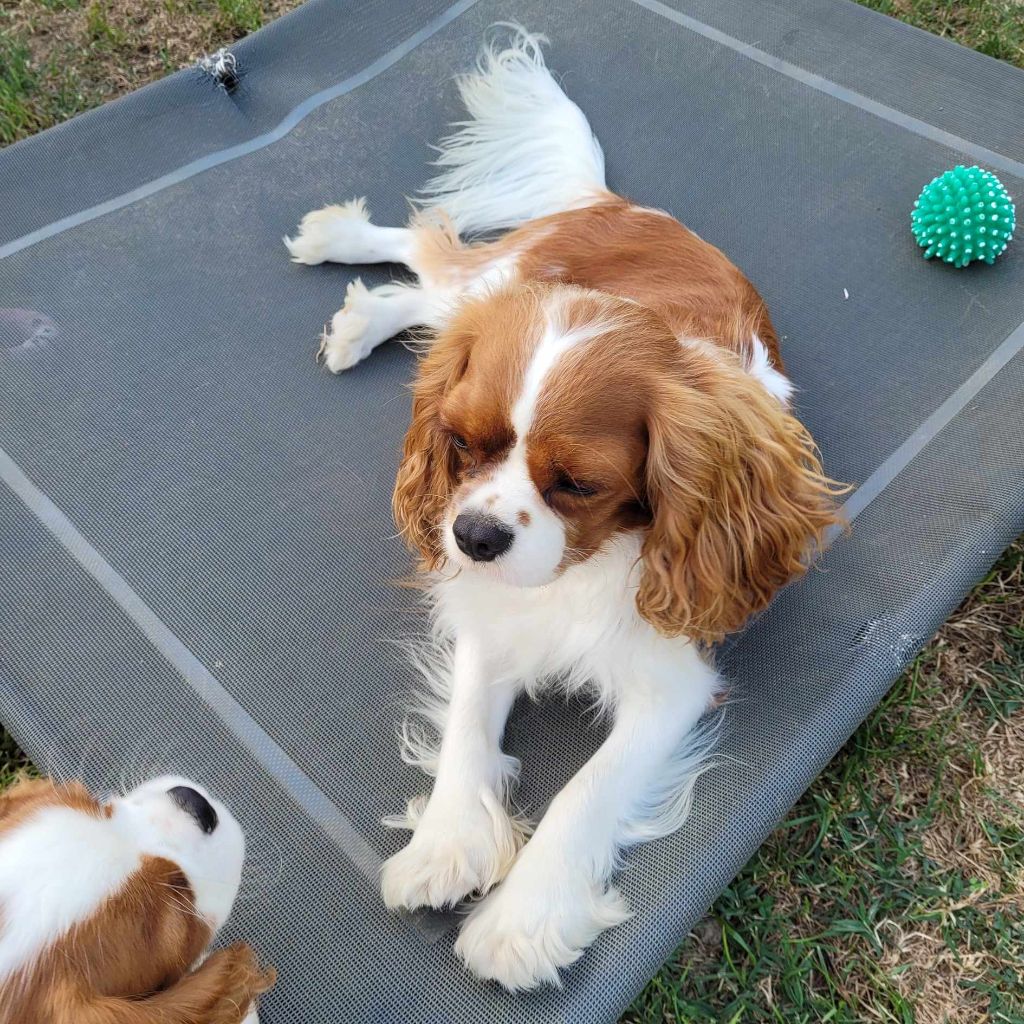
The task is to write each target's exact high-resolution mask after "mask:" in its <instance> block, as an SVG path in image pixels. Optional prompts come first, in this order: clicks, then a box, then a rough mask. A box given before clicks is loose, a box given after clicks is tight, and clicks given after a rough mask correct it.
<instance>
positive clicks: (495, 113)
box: [423, 28, 605, 234]
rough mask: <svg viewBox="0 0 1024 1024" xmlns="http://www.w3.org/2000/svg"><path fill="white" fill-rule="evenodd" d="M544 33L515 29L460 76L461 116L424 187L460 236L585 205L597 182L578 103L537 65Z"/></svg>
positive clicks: (595, 147)
mask: <svg viewBox="0 0 1024 1024" xmlns="http://www.w3.org/2000/svg"><path fill="white" fill-rule="evenodd" d="M545 41H546V40H545V39H544V37H543V36H539V35H531V34H530V33H529V32H526V31H525V30H524V29H522V28H518V29H515V31H514V34H513V36H512V39H511V41H510V44H509V46H508V47H507V48H506V49H503V50H495V49H494V48H493V47H488V48H487V49H485V50H484V53H483V55H482V56H481V57H480V60H479V62H478V64H477V71H476V73H475V74H471V75H465V76H463V77H462V78H460V79H459V92H460V93H461V95H462V100H463V102H464V103H465V105H466V110H467V111H468V112H469V115H470V120H469V121H466V122H464V123H463V124H461V125H460V126H459V130H458V131H457V132H456V133H455V134H454V135H452V136H451V137H449V138H447V139H445V140H444V141H443V142H442V143H441V146H440V155H439V156H438V159H437V166H439V167H441V168H444V171H443V173H442V174H440V175H439V176H438V177H436V178H434V179H433V180H432V181H431V182H429V183H428V184H427V185H426V186H425V188H424V189H423V194H424V195H425V197H426V198H425V200H424V201H423V205H424V206H428V207H439V208H442V209H443V210H444V211H445V213H447V214H448V216H449V217H451V219H452V221H453V223H454V224H455V226H456V227H457V228H458V229H459V231H460V232H464V233H470V234H471V233H473V232H477V231H489V230H493V229H494V228H504V227H515V226H516V225H518V224H523V223H525V222H526V221H528V220H534V219H535V218H537V217H544V216H547V215H548V214H552V213H558V212H560V211H562V210H572V209H576V208H577V207H580V206H587V205H588V204H589V203H591V202H593V200H594V197H595V195H596V194H597V193H599V192H601V191H602V190H603V189H604V188H605V179H604V154H603V153H602V152H601V146H600V144H599V143H598V141H597V139H596V138H594V134H593V132H592V131H591V130H590V125H589V124H588V123H587V119H586V117H585V116H584V115H583V112H582V111H581V110H580V108H579V107H577V106H576V104H575V103H573V102H572V100H570V99H569V97H568V96H566V95H565V93H564V92H562V90H561V88H559V85H558V83H557V82H556V81H555V79H554V78H553V76H552V74H551V72H550V71H549V70H548V68H547V66H546V65H545V63H544V55H543V54H542V53H541V49H540V45H541V43H542V42H545Z"/></svg>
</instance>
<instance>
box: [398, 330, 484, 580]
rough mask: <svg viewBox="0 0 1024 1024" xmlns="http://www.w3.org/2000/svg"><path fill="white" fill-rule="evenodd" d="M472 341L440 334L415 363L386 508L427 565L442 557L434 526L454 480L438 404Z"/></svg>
mask: <svg viewBox="0 0 1024 1024" xmlns="http://www.w3.org/2000/svg"><path fill="white" fill-rule="evenodd" d="M471 343H472V342H471V338H470V337H469V336H468V335H467V334H466V333H463V332H458V331H455V332H445V333H443V334H441V335H440V336H439V337H438V338H437V340H436V341H434V342H433V343H432V345H431V347H430V349H429V351H428V352H427V355H426V356H425V357H424V358H423V359H422V361H421V362H420V364H419V372H418V373H417V376H416V381H415V383H414V384H413V387H412V420H411V422H410V424H409V429H408V431H407V432H406V435H405V445H404V448H403V453H402V461H401V464H400V465H399V467H398V476H397V478H396V480H395V491H394V495H393V496H392V499H391V508H392V512H393V514H394V517H395V523H396V525H397V526H398V529H399V531H400V532H401V534H402V537H403V539H404V540H405V542H406V544H408V545H409V547H410V548H412V549H413V550H416V551H418V552H419V553H420V555H421V556H422V559H423V562H424V567H425V568H427V569H433V568H436V567H437V565H438V564H439V563H440V561H441V559H442V548H441V536H440V532H439V525H438V524H439V523H440V521H441V517H442V515H443V513H444V509H445V508H446V507H447V505H448V501H449V499H450V498H451V495H452V491H453V490H454V489H455V485H456V480H457V478H456V456H455V452H454V451H453V450H452V445H451V442H450V440H449V438H448V435H447V434H446V433H445V431H444V430H443V429H442V427H441V421H440V409H441V402H442V400H443V399H444V397H445V395H447V394H448V392H449V391H451V389H452V388H453V387H455V385H456V384H457V383H458V382H459V381H460V380H461V379H462V376H463V374H464V373H465V371H466V364H467V361H468V358H469V349H470V345H471Z"/></svg>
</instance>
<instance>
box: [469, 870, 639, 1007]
mask: <svg viewBox="0 0 1024 1024" xmlns="http://www.w3.org/2000/svg"><path fill="white" fill-rule="evenodd" d="M519 867H520V865H519V864H517V865H516V867H515V869H513V871H512V873H511V874H510V875H509V876H508V878H507V879H506V880H505V881H504V882H503V883H502V884H501V885H500V886H499V887H498V888H497V889H496V890H495V891H494V892H493V893H491V895H490V896H488V897H487V899H485V900H484V901H483V902H482V903H481V904H480V905H479V906H478V907H477V908H476V909H475V910H474V911H473V912H472V913H471V914H470V915H469V917H468V918H467V919H466V922H465V924H464V925H463V926H462V931H461V932H460V934H459V938H458V941H457V942H456V943H455V952H456V953H457V954H458V955H459V956H460V957H461V958H462V960H463V961H464V962H465V964H466V966H467V967H468V968H469V969H470V970H471V971H472V972H473V973H474V974H476V975H477V976H478V977H481V978H486V979H488V980H491V981H497V982H499V983H500V984H501V985H504V987H505V988H507V989H509V990H510V991H513V992H514V991H516V990H518V989H530V988H536V987H537V986H538V985H545V984H546V985H556V986H557V985H560V984H561V980H560V979H559V976H558V971H559V969H560V968H562V967H568V966H569V964H571V963H573V962H574V961H576V960H578V959H579V958H580V956H581V955H582V954H583V951H584V950H585V949H586V948H587V946H589V945H590V943H591V942H593V941H594V939H596V938H597V936H598V935H600V933H601V932H603V931H604V930H605V929H606V928H611V927H613V926H615V925H617V924H621V923H622V922H623V921H625V920H626V919H627V918H628V917H629V916H630V910H629V907H628V906H627V904H626V901H625V900H624V899H623V898H622V896H621V895H620V894H619V892H618V891H617V890H616V889H605V888H604V887H603V886H599V885H594V884H593V883H591V882H590V881H589V880H588V879H586V878H585V877H583V876H582V875H580V876H578V877H571V876H570V877H566V876H562V875H559V873H558V870H557V868H553V869H552V870H550V871H549V872H547V873H544V872H532V871H531V872H524V873H523V874H522V875H521V874H520V873H519Z"/></svg>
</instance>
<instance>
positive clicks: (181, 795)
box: [167, 786, 217, 835]
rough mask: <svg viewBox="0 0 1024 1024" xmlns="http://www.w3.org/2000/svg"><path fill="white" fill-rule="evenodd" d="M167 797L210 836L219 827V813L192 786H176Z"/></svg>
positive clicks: (169, 791)
mask: <svg viewBox="0 0 1024 1024" xmlns="http://www.w3.org/2000/svg"><path fill="white" fill-rule="evenodd" d="M167 795H168V796H169V797H170V798H171V799H172V800H173V801H174V802H175V803H176V804H177V805H178V806H179V807H180V808H181V809H182V810H183V811H184V812H185V813H186V814H189V815H191V816H192V817H193V818H194V819H195V822H196V824H197V825H198V826H199V827H200V829H202V831H203V832H205V833H206V834H207V835H209V834H210V833H211V832H213V830H214V829H215V828H216V827H217V812H216V811H215V810H214V809H213V807H212V806H211V805H210V801H209V800H207V799H206V797H205V796H203V794H202V793H199V792H197V791H196V790H194V789H193V788H192V787H191V786H175V787H174V788H173V789H169V790H167Z"/></svg>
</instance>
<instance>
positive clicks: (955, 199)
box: [910, 164, 1014, 267]
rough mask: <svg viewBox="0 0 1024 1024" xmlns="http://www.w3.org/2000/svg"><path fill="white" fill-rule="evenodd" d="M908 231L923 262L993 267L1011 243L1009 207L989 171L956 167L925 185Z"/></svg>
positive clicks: (911, 217) (1001, 189)
mask: <svg viewBox="0 0 1024 1024" xmlns="http://www.w3.org/2000/svg"><path fill="white" fill-rule="evenodd" d="M910 226H911V229H912V230H913V232H914V238H916V239H917V244H918V245H919V246H921V248H922V249H924V258H925V259H926V260H930V259H931V258H932V257H933V256H937V257H938V258H939V259H941V260H944V261H945V262H946V263H952V264H953V266H955V267H966V266H967V264H968V263H972V262H973V261H974V260H984V261H985V262H986V263H995V261H996V257H997V256H999V255H1000V254H1001V253H1002V252H1003V250H1004V249H1005V248H1006V247H1007V245H1009V244H1010V239H1011V238H1012V237H1013V228H1014V207H1013V201H1012V200H1011V199H1010V195H1009V193H1008V192H1007V191H1006V189H1005V188H1004V187H1003V183H1002V182H1001V181H1000V180H999V179H998V178H997V177H996V176H995V175H994V174H993V173H992V172H991V171H984V170H982V169H981V168H980V167H977V166H975V167H964V166H963V165H962V164H959V165H957V166H956V167H954V168H953V169H952V170H951V171H946V172H945V174H940V175H939V176H938V177H937V178H935V179H934V180H932V181H930V182H929V183H928V184H927V185H925V187H924V188H923V189H922V191H921V195H920V196H919V197H918V199H917V202H915V203H914V210H913V212H912V213H911V215H910Z"/></svg>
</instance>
